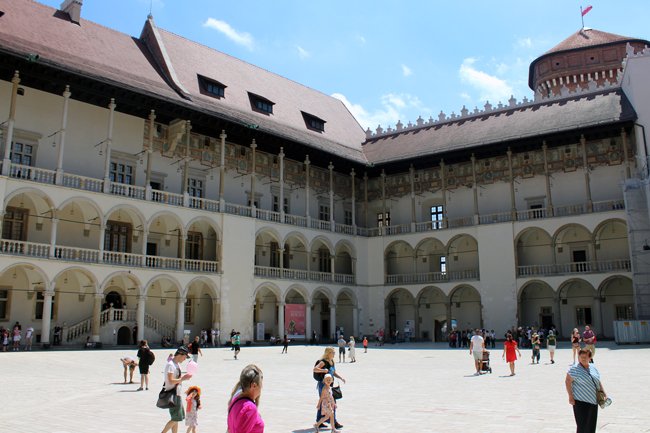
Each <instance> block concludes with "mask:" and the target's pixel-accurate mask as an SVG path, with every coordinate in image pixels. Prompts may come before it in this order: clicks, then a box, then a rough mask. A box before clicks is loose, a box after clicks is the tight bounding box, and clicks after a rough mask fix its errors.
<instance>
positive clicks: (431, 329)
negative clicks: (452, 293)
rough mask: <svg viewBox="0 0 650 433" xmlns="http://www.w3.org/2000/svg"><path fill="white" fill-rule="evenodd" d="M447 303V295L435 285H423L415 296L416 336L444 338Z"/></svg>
mask: <svg viewBox="0 0 650 433" xmlns="http://www.w3.org/2000/svg"><path fill="white" fill-rule="evenodd" d="M447 303H448V301H447V296H446V295H445V294H444V293H443V292H442V290H440V289H439V288H437V287H433V286H430V287H425V288H424V289H422V290H421V291H420V293H419V295H418V297H417V313H418V318H417V322H416V329H417V335H416V338H421V339H422V340H426V341H444V340H445V338H446V336H447V332H448V325H447ZM449 330H450V329H449Z"/></svg>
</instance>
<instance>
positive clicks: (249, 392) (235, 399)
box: [228, 364, 264, 433]
mask: <svg viewBox="0 0 650 433" xmlns="http://www.w3.org/2000/svg"><path fill="white" fill-rule="evenodd" d="M262 379H263V377H262V370H260V368H259V367H258V366H256V365H253V364H250V365H248V366H246V367H244V369H243V370H242V372H241V374H240V375H239V382H237V384H236V385H235V387H234V388H233V390H232V394H231V395H230V402H229V403H228V433H263V432H264V421H263V420H262V417H261V416H260V414H259V412H258V411H257V406H258V405H259V402H260V395H261V394H262Z"/></svg>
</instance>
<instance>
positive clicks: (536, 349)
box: [530, 332, 541, 364]
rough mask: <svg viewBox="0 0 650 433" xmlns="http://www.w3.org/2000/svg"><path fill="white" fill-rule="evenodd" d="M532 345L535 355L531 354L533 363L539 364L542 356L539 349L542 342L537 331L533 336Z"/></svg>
mask: <svg viewBox="0 0 650 433" xmlns="http://www.w3.org/2000/svg"><path fill="white" fill-rule="evenodd" d="M530 345H531V347H532V349H533V356H531V359H532V360H533V364H535V363H537V364H539V357H540V354H539V351H540V348H541V343H540V341H539V335H538V334H537V332H535V333H533V335H532V336H531V338H530ZM535 361H537V362H535Z"/></svg>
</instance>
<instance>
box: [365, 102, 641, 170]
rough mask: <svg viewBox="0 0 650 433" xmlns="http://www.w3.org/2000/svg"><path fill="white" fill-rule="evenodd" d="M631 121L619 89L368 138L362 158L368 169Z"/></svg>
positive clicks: (630, 110)
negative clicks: (402, 161)
mask: <svg viewBox="0 0 650 433" xmlns="http://www.w3.org/2000/svg"><path fill="white" fill-rule="evenodd" d="M633 119H636V113H635V111H634V109H633V108H632V105H631V104H630V102H629V101H628V99H627V97H625V94H624V93H623V91H622V90H620V89H617V90H613V91H608V92H603V93H596V94H589V95H581V96H577V97H576V96H574V97H572V98H568V99H561V100H556V101H552V102H541V103H536V104H531V105H527V106H524V107H517V108H513V109H507V110H502V111H498V112H494V113H489V114H485V115H482V116H481V115H478V116H474V117H469V118H464V119H460V120H454V121H450V122H447V123H442V124H437V125H431V126H426V127H423V128H419V129H414V130H409V131H406V132H401V133H396V134H393V135H388V136H383V137H378V138H371V139H369V140H368V141H367V142H366V143H365V144H364V152H365V154H366V156H367V158H368V161H369V162H370V163H373V164H382V163H387V162H393V161H399V160H408V159H414V158H418V157H422V156H427V155H436V154H443V153H445V152H451V151H456V150H462V149H469V148H477V147H481V146H486V145H490V144H495V143H500V142H507V141H512V140H522V139H526V138H528V137H535V136H543V135H546V134H554V133H557V132H562V131H570V130H575V129H577V128H585V127H589V126H595V125H601V124H608V123H609V124H611V123H616V122H620V121H626V120H633Z"/></svg>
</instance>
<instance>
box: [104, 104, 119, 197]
mask: <svg viewBox="0 0 650 433" xmlns="http://www.w3.org/2000/svg"><path fill="white" fill-rule="evenodd" d="M115 107H117V105H116V104H115V98H111V102H110V103H109V104H108V135H107V137H106V159H105V160H104V192H105V193H107V194H108V193H110V192H111V178H110V175H111V149H112V148H113V124H114V122H115ZM100 146H101V144H100Z"/></svg>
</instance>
